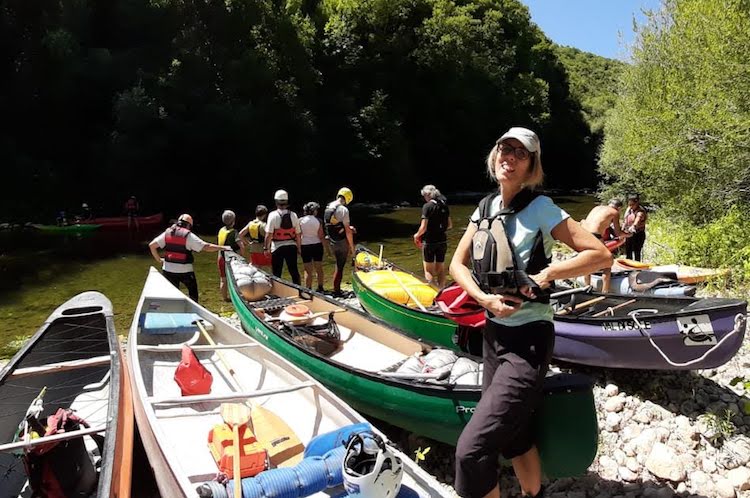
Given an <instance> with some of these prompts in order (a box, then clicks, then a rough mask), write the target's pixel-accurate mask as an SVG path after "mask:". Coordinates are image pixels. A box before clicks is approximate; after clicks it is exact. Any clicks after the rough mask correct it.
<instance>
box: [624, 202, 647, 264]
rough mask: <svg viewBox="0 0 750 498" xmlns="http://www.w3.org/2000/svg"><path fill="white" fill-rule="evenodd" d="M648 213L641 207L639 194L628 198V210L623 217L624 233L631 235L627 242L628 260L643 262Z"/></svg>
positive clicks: (626, 252)
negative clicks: (642, 255) (642, 253)
mask: <svg viewBox="0 0 750 498" xmlns="http://www.w3.org/2000/svg"><path fill="white" fill-rule="evenodd" d="M647 219H648V213H647V212H646V210H645V209H644V208H643V206H641V198H640V197H639V196H638V194H631V195H629V196H628V209H626V210H625V216H624V217H623V223H622V231H623V232H626V233H629V234H631V237H630V238H629V239H628V240H626V241H625V254H626V256H625V257H626V258H628V259H634V260H636V261H640V260H641V252H642V251H643V244H645V243H646V220H647Z"/></svg>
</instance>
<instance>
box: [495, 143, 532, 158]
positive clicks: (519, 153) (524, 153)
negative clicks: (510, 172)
mask: <svg viewBox="0 0 750 498" xmlns="http://www.w3.org/2000/svg"><path fill="white" fill-rule="evenodd" d="M497 151H498V152H499V153H500V154H501V155H504V156H508V155H510V154H513V155H514V156H516V159H518V160H519V161H524V160H526V159H528V158H529V155H530V154H531V152H529V151H528V150H527V149H526V148H524V147H523V146H521V147H513V146H511V145H508V144H503V143H499V144H497Z"/></svg>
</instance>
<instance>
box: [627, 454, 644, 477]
mask: <svg viewBox="0 0 750 498" xmlns="http://www.w3.org/2000/svg"><path fill="white" fill-rule="evenodd" d="M625 466H626V467H627V468H628V469H630V470H631V471H633V472H635V473H636V474H638V473H639V472H640V471H641V465H640V464H639V463H638V460H636V459H635V458H633V457H628V458H626V459H625Z"/></svg>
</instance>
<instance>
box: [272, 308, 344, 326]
mask: <svg viewBox="0 0 750 498" xmlns="http://www.w3.org/2000/svg"><path fill="white" fill-rule="evenodd" d="M344 311H346V310H345V309H335V310H331V311H318V312H317V313H312V314H310V315H304V316H292V317H288V318H284V319H282V318H281V317H278V316H276V317H273V318H269V319H268V320H267V321H269V322H289V323H295V322H306V321H309V320H313V319H315V318H318V317H320V316H326V315H328V314H330V313H343V312H344Z"/></svg>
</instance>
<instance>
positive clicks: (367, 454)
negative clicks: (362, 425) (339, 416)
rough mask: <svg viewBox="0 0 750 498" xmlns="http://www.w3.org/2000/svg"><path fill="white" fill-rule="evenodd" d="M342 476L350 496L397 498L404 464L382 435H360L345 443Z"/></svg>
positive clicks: (366, 433)
mask: <svg viewBox="0 0 750 498" xmlns="http://www.w3.org/2000/svg"><path fill="white" fill-rule="evenodd" d="M342 474H343V476H344V488H345V489H346V492H347V493H349V496H350V497H359V498H395V497H396V495H398V492H399V490H400V489H401V478H402V477H403V475H404V464H403V463H402V462H401V459H400V458H398V457H397V456H396V455H395V454H394V453H393V450H392V449H391V448H389V447H388V446H386V444H385V442H384V441H383V439H382V438H381V437H380V436H378V435H377V434H373V433H372V432H357V433H354V434H352V435H351V436H350V437H349V441H348V442H347V444H346V453H345V455H344V462H343V467H342Z"/></svg>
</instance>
